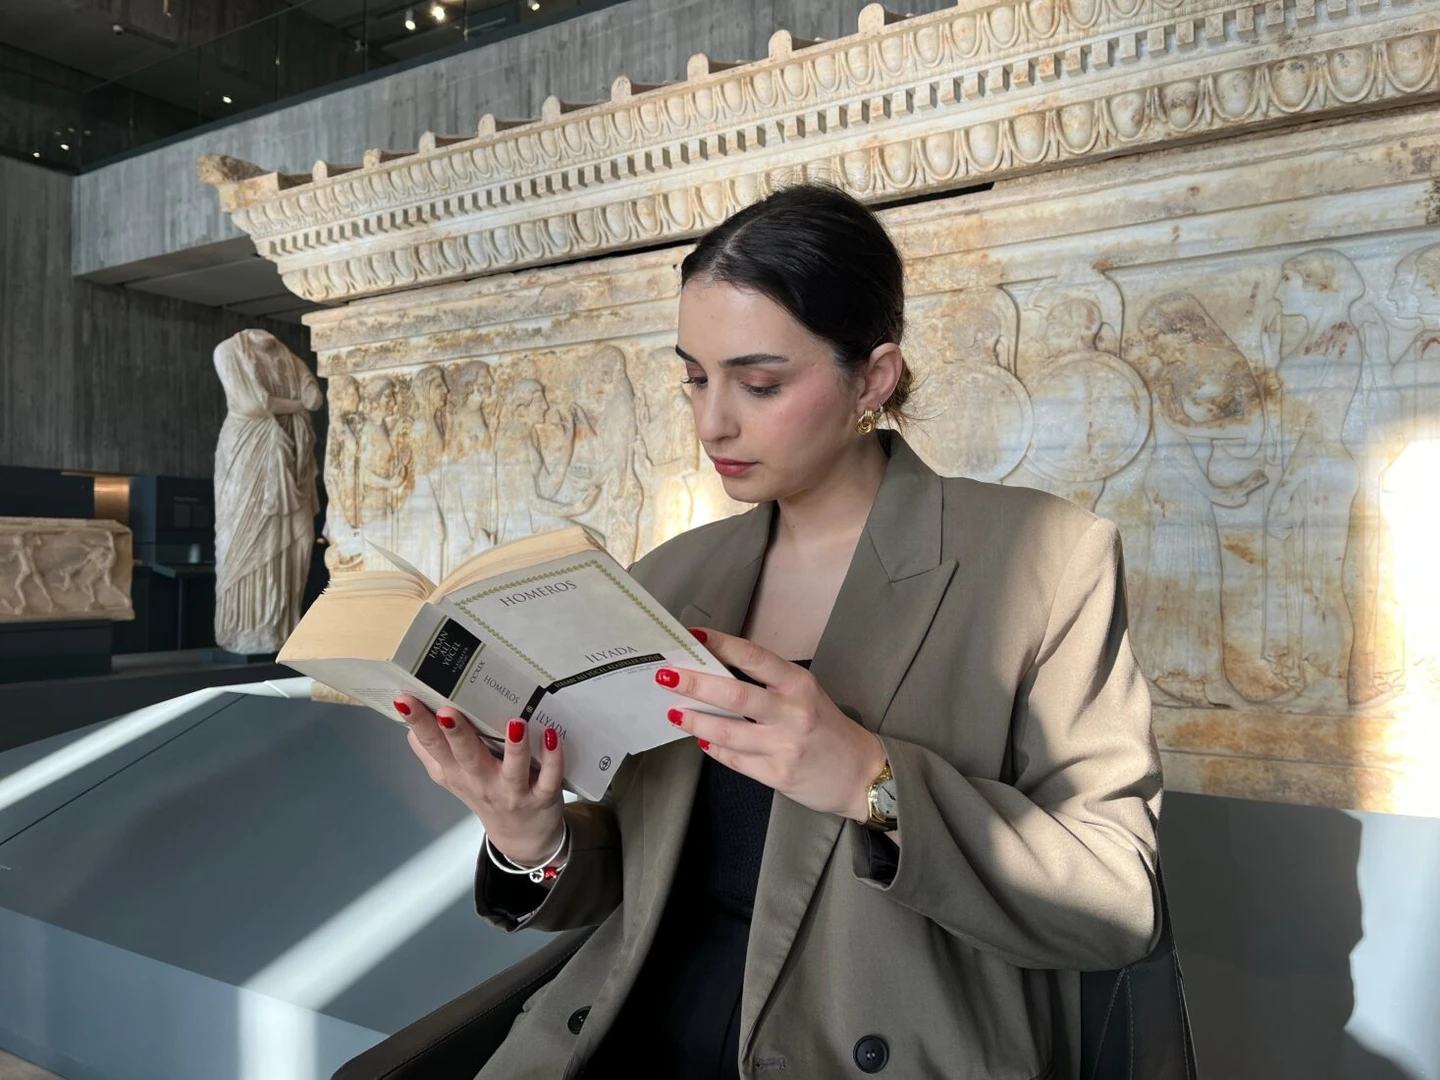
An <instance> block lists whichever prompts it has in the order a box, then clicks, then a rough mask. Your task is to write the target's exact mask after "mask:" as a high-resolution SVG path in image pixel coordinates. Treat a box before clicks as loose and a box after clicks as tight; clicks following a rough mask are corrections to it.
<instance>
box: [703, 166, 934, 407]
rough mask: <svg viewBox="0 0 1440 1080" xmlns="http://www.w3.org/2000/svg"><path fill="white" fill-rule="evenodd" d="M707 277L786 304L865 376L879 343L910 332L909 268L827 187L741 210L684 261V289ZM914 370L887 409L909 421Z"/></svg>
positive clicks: (848, 199)
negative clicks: (907, 325) (907, 412)
mask: <svg viewBox="0 0 1440 1080" xmlns="http://www.w3.org/2000/svg"><path fill="white" fill-rule="evenodd" d="M696 279H704V280H709V281H715V282H723V283H725V284H728V285H734V286H737V287H739V288H743V289H753V290H754V291H756V292H758V293H761V294H762V295H764V296H768V297H769V298H770V299H771V300H773V301H775V303H777V304H779V305H780V306H781V307H783V308H784V309H785V310H786V311H788V312H789V313H790V314H791V315H793V316H794V317H795V318H796V319H797V320H799V322H800V323H801V324H802V325H803V326H804V327H805V328H806V329H807V330H809V331H810V332H811V333H812V334H814V335H815V336H816V337H819V338H822V339H824V340H825V341H827V342H829V343H830V345H831V347H832V348H833V349H834V353H835V362H836V363H837V364H838V365H839V366H840V367H841V369H842V370H843V371H844V372H845V373H846V374H849V375H855V374H857V373H858V372H859V371H860V370H861V369H862V368H863V367H864V365H865V362H866V361H867V360H868V359H869V358H870V354H871V353H872V352H873V351H874V350H875V349H876V347H877V346H879V345H883V344H885V343H886V342H892V341H893V342H895V343H896V344H897V345H898V344H899V343H900V339H901V337H902V336H904V333H905V268H904V265H903V264H902V263H901V261H900V253H899V252H898V251H897V250H896V249H895V243H894V241H892V240H891V239H890V235H889V234H888V233H887V232H886V231H885V227H884V226H883V225H881V224H880V220H879V219H878V218H877V217H876V216H875V214H874V213H873V212H871V210H870V209H869V207H867V206H865V205H864V204H863V203H861V202H860V201H859V200H858V199H855V198H854V197H852V196H851V195H848V194H846V193H845V192H844V191H841V190H840V189H839V188H836V187H832V186H830V185H828V184H817V183H808V184H796V185H793V186H791V187H785V188H781V189H780V190H779V191H777V192H775V193H774V194H772V195H770V196H768V197H767V198H764V199H761V200H760V201H759V202H756V203H752V204H751V205H750V206H747V207H745V209H743V210H740V211H738V212H737V213H735V214H732V215H731V216H730V217H728V218H726V219H725V220H724V221H723V222H721V223H720V224H719V225H717V226H716V227H715V228H713V229H711V230H710V231H709V232H708V233H706V234H705V235H704V236H703V237H701V239H700V243H699V244H698V245H697V246H696V248H695V250H694V251H692V252H691V253H690V254H689V255H687V256H686V257H685V261H684V262H683V263H681V264H680V285H681V287H682V288H683V287H684V286H685V285H687V284H689V283H690V282H691V281H694V280H696ZM912 381H913V380H912V376H911V373H910V368H909V367H908V366H906V367H905V368H904V369H903V370H902V372H901V374H900V381H899V382H898V383H897V384H896V386H895V390H894V392H893V393H892V394H891V395H890V400H889V401H887V402H885V405H884V407H883V409H882V411H883V413H884V414H885V415H887V416H889V417H891V418H892V419H894V420H896V421H900V420H903V419H905V411H904V410H905V403H906V401H907V400H908V399H909V397H910V390H911V385H912Z"/></svg>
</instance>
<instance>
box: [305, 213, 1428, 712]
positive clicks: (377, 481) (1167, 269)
mask: <svg viewBox="0 0 1440 1080" xmlns="http://www.w3.org/2000/svg"><path fill="white" fill-rule="evenodd" d="M1397 244H1400V247H1399V248H1397V247H1396V245H1397ZM1352 248H1354V250H1351V249H1352ZM908 318H909V331H908V333H907V339H906V343H905V344H906V354H907V357H908V358H909V360H910V362H911V364H912V366H913V367H914V368H915V370H916V375H917V380H918V386H917V393H916V398H915V406H916V410H915V411H916V412H917V413H918V414H919V416H920V420H919V422H918V423H917V424H916V425H914V426H913V427H912V428H911V429H910V431H909V432H908V433H907V434H908V437H909V438H910V439H911V441H912V443H913V444H914V445H915V446H916V447H917V449H918V450H919V451H920V453H921V454H922V455H923V456H924V457H925V458H926V459H927V460H928V461H929V462H930V463H931V464H932V465H933V466H935V467H936V468H937V469H939V470H940V471H941V472H944V473H948V474H955V475H968V476H972V477H975V478H978V479H982V480H991V481H1000V482H1004V483H1010V484H1024V485H1027V486H1035V487H1041V488H1044V489H1046V490H1049V491H1052V492H1054V493H1057V494H1060V495H1063V496H1065V497H1067V498H1071V499H1073V500H1075V501H1077V502H1079V503H1080V504H1081V505H1084V506H1086V507H1089V508H1091V509H1094V510H1095V511H1096V512H1097V513H1100V514H1103V515H1105V516H1107V517H1111V518H1113V519H1115V520H1116V521H1117V522H1119V523H1120V525H1121V528H1122V532H1123V533H1124V536H1125V542H1126V556H1127V586H1128V595H1129V603H1130V617H1131V627H1132V633H1131V640H1132V642H1133V645H1134V648H1135V650H1136V653H1137V656H1138V657H1139V658H1140V660H1141V664H1142V667H1143V669H1144V671H1145V673H1146V676H1147V679H1148V681H1149V684H1150V687H1151V693H1152V696H1153V697H1154V700H1155V701H1156V702H1157V704H1162V705H1169V706H1173V707H1181V708H1201V709H1212V708H1219V709H1225V708H1229V709H1238V708H1246V707H1252V706H1262V707H1265V708H1268V709H1274V710H1279V711H1282V712H1293V713H1300V714H1306V715H1319V714H1335V713H1341V714H1343V713H1345V712H1346V711H1348V710H1349V709H1352V708H1356V707H1362V706H1363V707H1364V708H1366V709H1371V710H1373V709H1379V710H1381V712H1382V713H1383V712H1384V711H1385V710H1387V709H1389V708H1391V707H1392V706H1393V705H1394V703H1395V702H1396V701H1398V700H1400V699H1401V698H1402V697H1403V696H1404V695H1405V694H1406V693H1407V692H1408V689H1409V688H1410V687H1411V684H1413V682H1414V680H1415V679H1416V678H1417V677H1422V678H1425V679H1429V680H1431V681H1432V682H1433V681H1434V669H1435V667H1436V659H1435V653H1436V649H1435V641H1436V633H1435V631H1434V629H1433V627H1428V624H1427V625H1426V626H1419V625H1417V623H1416V620H1417V618H1424V617H1423V616H1417V614H1416V613H1415V611H1414V610H1412V608H1413V605H1411V606H1410V607H1407V606H1406V604H1405V603H1403V602H1402V601H1403V598H1402V596H1401V595H1400V584H1399V583H1400V581H1401V578H1402V576H1403V575H1402V572H1401V571H1402V570H1403V567H1402V565H1401V564H1402V563H1404V561H1405V559H1406V558H1409V559H1410V560H1411V562H1413V561H1414V559H1415V557H1416V555H1415V553H1414V551H1413V550H1412V549H1414V548H1415V544H1414V541H1413V535H1414V528H1413V527H1412V528H1411V531H1410V533H1409V534H1408V535H1409V536H1410V537H1411V539H1410V540H1409V541H1407V539H1406V537H1405V536H1401V535H1399V533H1397V526H1396V521H1397V515H1400V514H1403V513H1404V512H1405V511H1404V506H1405V505H1406V500H1407V499H1409V498H1410V496H1409V495H1407V492H1410V491H1411V490H1412V488H1413V486H1414V484H1415V483H1416V482H1417V481H1416V480H1415V476H1416V473H1417V466H1416V464H1415V462H1416V461H1417V460H1421V458H1420V457H1417V455H1418V454H1420V453H1421V451H1422V450H1424V447H1426V446H1433V445H1436V440H1437V436H1440V389H1437V387H1440V244H1426V243H1425V242H1424V237H1423V236H1421V237H1418V238H1417V237H1411V238H1410V239H1407V240H1403V241H1396V240H1393V239H1390V240H1384V241H1381V240H1378V239H1375V238H1368V239H1365V240H1363V241H1357V242H1356V243H1355V244H1348V245H1347V244H1336V245H1334V246H1329V247H1322V246H1314V245H1311V246H1298V247H1294V248H1291V249H1279V250H1276V251H1254V252H1240V253H1238V254H1233V255H1226V256H1217V257H1215V258H1213V259H1194V260H1187V261H1186V262H1184V263H1180V264H1173V265H1170V264H1162V265H1160V266H1154V265H1152V266H1147V267H1140V268H1130V269H1126V270H1113V271H1109V272H1105V273H1100V272H1097V271H1094V270H1091V269H1090V268H1088V267H1085V268H1081V269H1080V270H1076V271H1075V272H1069V271H1067V272H1062V273H1057V274H1056V275H1055V276H1052V277H1046V278H1034V279H1027V280H1017V281H1013V282H1001V283H1000V284H998V285H980V286H974V285H972V286H968V287H965V288H959V289H955V290H953V291H948V292H936V293H931V294H927V295H919V296H915V297H912V299H911V302H910V309H909V311H908ZM673 345H674V343H673V340H670V339H669V338H668V337H666V336H651V337H641V338H636V339H617V340H612V341H606V342H596V343H589V344H577V345H574V346H566V347H564V348H559V349H552V350H544V351H532V352H527V353H516V354H506V355H501V356H495V357H487V358H475V359H469V360H464V361H449V362H446V363H443V364H431V365H425V366H420V367H416V368H411V369H399V368H397V369H389V370H385V371H382V372H374V373H369V374H363V375H360V376H348V375H347V376H338V377H337V378H335V379H333V380H332V381H331V386H330V399H331V408H332V425H331V439H330V452H331V460H330V461H329V462H328V463H327V472H326V475H327V482H328V483H329V484H330V485H331V490H332V500H333V504H334V505H333V506H332V509H331V515H330V534H331V540H332V545H333V546H332V552H331V554H332V559H333V565H337V566H341V567H343V566H345V565H353V564H355V563H357V562H359V561H363V559H364V552H363V550H362V545H361V543H360V540H359V538H360V537H361V536H362V535H363V536H368V537H371V538H374V539H376V540H377V541H378V542H379V543H382V544H384V545H385V546H393V547H394V550H396V551H397V552H399V553H400V554H401V555H403V556H404V557H406V558H407V559H411V560H413V561H414V562H415V563H416V564H417V565H419V566H421V567H422V568H423V569H425V570H427V572H432V573H434V574H436V575H440V574H443V573H444V572H446V571H448V570H449V569H450V568H452V567H453V566H455V565H456V564H457V563H458V562H459V561H461V560H462V559H464V558H465V557H467V556H468V555H470V554H473V553H475V552H477V551H480V550H483V549H484V548H485V547H487V546H489V545H491V544H494V543H501V542H504V541H506V540H509V539H514V538H516V537H519V536H524V535H529V534H531V533H533V532H537V531H541V530H544V529H550V528H556V527H560V526H563V525H566V524H570V523H578V524H583V525H585V526H587V527H588V528H590V529H592V530H594V531H595V532H596V533H598V534H599V535H600V536H602V537H603V538H604V540H605V542H606V544H607V546H608V547H609V548H610V550H611V551H613V552H614V553H615V555H616V556H617V558H620V559H622V560H625V561H629V560H632V559H634V558H637V557H639V556H640V555H642V554H644V553H645V552H646V551H649V550H650V549H652V548H653V547H655V546H656V545H658V544H659V543H662V542H663V541H664V540H666V539H668V538H669V537H670V536H673V535H675V534H676V533H678V532H680V531H682V530H683V529H685V528H689V527H691V526H693V525H697V524H701V523H703V522H705V521H708V520H712V519H713V518H715V517H718V516H721V515H723V514H728V513H733V512H735V511H736V510H738V509H743V508H742V507H739V506H737V505H736V504H733V503H731V502H730V501H729V500H728V499H727V498H726V497H725V495H724V491H723V488H722V487H721V485H720V483H719V480H718V478H717V477H716V476H715V474H714V472H713V470H711V469H710V468H709V467H708V462H706V460H705V458H704V453H703V449H702V448H701V446H700V444H699V440H698V439H697V437H696V435H695V430H694V426H693V422H692V420H691V415H690V404H689V400H688V397H687V395H686V394H685V392H684V389H683V387H682V386H681V385H680V382H679V380H680V368H679V363H678V361H677V360H676V358H675V356H674V352H673ZM1417 447H1418V448H1420V449H1418V450H1417V449H1416V448H1417ZM1425 452H1426V453H1428V452H1429V451H1425ZM1424 460H1426V461H1431V465H1430V466H1429V467H1430V468H1435V467H1440V461H1433V460H1432V459H1430V458H1425V459H1424ZM1423 472H1424V467H1420V473H1421V475H1423ZM1402 481H1403V482H1402ZM1407 485H1408V486H1407ZM1407 542H1408V543H1409V547H1407ZM1407 552H1409V554H1407ZM1427 554H1428V553H1427ZM1397 568H1399V569H1397ZM1432 621H1433V620H1432ZM1405 700H1408V698H1406V699H1405Z"/></svg>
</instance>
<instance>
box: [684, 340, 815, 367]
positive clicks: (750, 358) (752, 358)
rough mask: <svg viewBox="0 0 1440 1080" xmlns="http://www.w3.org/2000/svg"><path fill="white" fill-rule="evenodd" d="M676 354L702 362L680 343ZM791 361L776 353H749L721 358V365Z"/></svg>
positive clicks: (689, 360) (738, 365) (748, 365)
mask: <svg viewBox="0 0 1440 1080" xmlns="http://www.w3.org/2000/svg"><path fill="white" fill-rule="evenodd" d="M675 355H676V356H678V357H680V359H681V360H684V361H686V362H687V363H691V364H698V363H700V361H699V360H696V359H695V358H694V357H693V356H691V355H690V354H689V353H687V352H686V351H685V350H684V349H682V348H680V346H679V345H676V346H675ZM789 362H790V358H789V357H788V356H778V355H776V354H775V353H747V354H746V355H745V356H732V357H731V358H730V359H729V360H721V361H720V366H721V367H722V368H735V367H750V366H752V365H754V364H788V363H789Z"/></svg>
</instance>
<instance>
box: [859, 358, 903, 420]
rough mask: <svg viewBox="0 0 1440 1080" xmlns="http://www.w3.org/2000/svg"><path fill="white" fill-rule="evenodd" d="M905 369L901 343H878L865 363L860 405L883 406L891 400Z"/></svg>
mask: <svg viewBox="0 0 1440 1080" xmlns="http://www.w3.org/2000/svg"><path fill="white" fill-rule="evenodd" d="M904 370H905V356H904V354H903V353H901V351H900V346H899V345H897V344H895V342H893V341H887V342H885V343H884V344H883V345H877V346H876V347H875V348H874V350H873V351H872V352H871V353H870V360H869V362H868V363H867V364H866V365H865V372H864V380H865V384H864V386H863V387H862V388H861V391H860V405H861V406H862V407H863V408H867V409H879V408H881V407H883V406H884V404H885V403H886V402H887V401H889V400H890V395H891V394H893V393H895V387H897V386H898V385H900V375H901V373H902V372H903V371H904Z"/></svg>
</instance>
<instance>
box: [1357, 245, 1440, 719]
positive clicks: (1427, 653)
mask: <svg viewBox="0 0 1440 1080" xmlns="http://www.w3.org/2000/svg"><path fill="white" fill-rule="evenodd" d="M1387 299H1388V300H1389V301H1390V305H1391V306H1392V308H1393V309H1394V313H1395V316H1396V318H1397V320H1398V321H1399V324H1400V325H1399V329H1400V330H1401V332H1402V334H1403V335H1404V336H1403V337H1402V338H1401V340H1402V341H1403V342H1405V344H1404V345H1403V346H1402V349H1401V351H1400V355H1399V357H1397V358H1396V360H1395V363H1394V365H1393V367H1392V369H1391V372H1390V376H1391V381H1390V385H1391V387H1392V389H1393V392H1394V395H1395V398H1394V410H1393V411H1394V414H1395V415H1397V416H1398V418H1399V433H1398V435H1397V436H1395V437H1393V438H1392V439H1391V440H1389V442H1388V446H1387V448H1388V449H1389V451H1390V452H1391V453H1392V455H1393V456H1391V457H1390V459H1389V460H1388V461H1387V463H1386V466H1385V468H1386V472H1385V473H1384V474H1382V476H1381V483H1380V486H1381V489H1382V491H1383V492H1385V496H1384V497H1388V498H1389V499H1391V500H1393V501H1392V505H1395V506H1396V509H1399V510H1401V511H1402V512H1405V511H1408V512H1409V514H1410V516H1411V518H1412V522H1413V524H1412V527H1411V533H1412V535H1411V536H1409V537H1407V538H1406V539H1407V543H1408V545H1410V547H1409V550H1407V551H1406V552H1405V562H1406V563H1407V568H1406V572H1407V573H1410V572H1413V571H1414V568H1415V566H1416V565H1417V564H1419V563H1420V562H1422V561H1425V562H1428V561H1431V560H1433V559H1434V557H1435V556H1434V554H1433V552H1431V551H1429V550H1425V551H1421V550H1416V547H1417V546H1418V545H1419V544H1424V543H1427V542H1428V541H1430V540H1432V539H1433V537H1432V536H1429V535H1427V534H1428V533H1429V531H1430V530H1429V529H1428V528H1426V527H1425V526H1426V523H1424V522H1423V521H1422V520H1419V519H1417V518H1416V514H1415V510H1416V508H1414V507H1408V508H1407V507H1405V506H1403V503H1404V502H1405V501H1407V496H1408V498H1409V499H1410V500H1413V499H1414V481H1415V480H1416V479H1417V478H1418V477H1419V476H1422V475H1424V473H1425V472H1426V471H1427V470H1428V468H1429V463H1430V462H1433V461H1434V460H1435V457H1434V456H1435V454H1436V452H1437V448H1440V245H1432V246H1430V247H1425V248H1421V249H1419V250H1418V251H1413V252H1411V253H1410V254H1408V255H1406V256H1405V257H1404V258H1403V259H1401V260H1400V262H1399V264H1398V265H1397V266H1396V268H1395V276H1394V280H1393V281H1392V283H1391V286H1390V288H1389V290H1388V292H1387ZM1409 447H1415V448H1417V449H1419V450H1421V451H1422V453H1423V456H1421V457H1419V458H1416V459H1415V460H1413V461H1408V462H1400V461H1398V460H1397V459H1399V458H1400V456H1401V453H1402V452H1403V451H1405V450H1407V449H1408V448H1409ZM1414 454H1415V451H1413V450H1412V451H1410V453H1409V454H1407V455H1406V457H1412V458H1413V457H1414ZM1399 470H1403V471H1404V473H1407V474H1408V476H1407V477H1406V479H1408V480H1409V481H1410V483H1409V484H1404V485H1402V484H1400V483H1399V482H1398V479H1397V478H1392V476H1391V475H1390V474H1391V473H1394V472H1396V471H1399ZM1421 482H1424V481H1421ZM1407 487H1408V488H1409V490H1405V489H1406V488H1407ZM1397 504H1399V505H1397ZM1381 526H1382V528H1384V519H1383V517H1382V519H1381ZM1422 530H1423V531H1422ZM1416 534H1419V535H1416ZM1421 535H1423V536H1424V537H1425V538H1424V539H1420V536H1421ZM1393 540H1394V538H1393V537H1392V536H1391V535H1390V533H1389V531H1388V529H1386V530H1385V531H1384V532H1383V533H1382V558H1383V557H1385V556H1388V555H1389V554H1390V551H1389V550H1386V549H1388V548H1389V547H1391V545H1392V543H1393ZM1397 553H1398V552H1397ZM1387 584H1391V585H1395V584H1396V583H1395V582H1393V581H1387ZM1406 600H1407V604H1406V605H1405V608H1404V609H1402V608H1401V605H1400V604H1399V603H1398V600H1397V598H1396V597H1395V596H1394V594H1393V593H1391V592H1382V593H1381V594H1380V597H1379V601H1380V611H1381V619H1380V620H1379V623H1380V626H1381V629H1382V631H1383V630H1384V628H1385V627H1386V626H1387V625H1388V626H1390V627H1401V626H1403V637H1404V640H1403V641H1402V640H1398V639H1399V637H1400V634H1401V631H1399V630H1397V631H1396V632H1394V633H1392V635H1390V636H1389V637H1388V638H1385V637H1382V638H1381V639H1380V640H1379V641H1378V642H1377V643H1376V645H1375V653H1376V657H1377V659H1376V661H1375V668H1376V669H1377V671H1381V672H1383V670H1384V669H1385V668H1393V667H1394V666H1396V664H1397V663H1399V665H1400V666H1401V667H1402V668H1408V670H1409V673H1410V679H1411V683H1412V685H1410V686H1409V687H1407V689H1409V690H1410V691H1411V693H1412V695H1413V694H1414V693H1417V692H1422V693H1428V694H1429V695H1430V699H1431V700H1434V699H1435V697H1434V695H1435V693H1436V692H1437V691H1440V649H1437V644H1440V633H1437V632H1436V628H1437V625H1440V618H1437V616H1436V615H1435V605H1434V602H1433V598H1432V597H1430V596H1426V595H1423V594H1411V595H1407V597H1406ZM1387 616H1388V620H1387V618H1386V617H1387ZM1406 622H1408V623H1409V624H1410V625H1404V624H1405V623H1406ZM1422 623H1423V626H1422V625H1420V624H1422ZM1421 631H1423V632H1421ZM1356 639H1357V647H1356V651H1357V652H1360V651H1361V650H1360V645H1359V642H1360V641H1361V640H1363V639H1362V635H1361V629H1360V620H1359V619H1358V618H1357V620H1356ZM1397 654H1399V659H1398V660H1397ZM1361 658H1362V662H1363V659H1364V657H1363V653H1362V657H1361ZM1416 676H1420V677H1421V678H1423V680H1425V681H1424V682H1423V683H1420V684H1416V683H1415V681H1414V680H1415V677H1416ZM1382 685H1383V684H1382Z"/></svg>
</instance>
